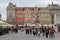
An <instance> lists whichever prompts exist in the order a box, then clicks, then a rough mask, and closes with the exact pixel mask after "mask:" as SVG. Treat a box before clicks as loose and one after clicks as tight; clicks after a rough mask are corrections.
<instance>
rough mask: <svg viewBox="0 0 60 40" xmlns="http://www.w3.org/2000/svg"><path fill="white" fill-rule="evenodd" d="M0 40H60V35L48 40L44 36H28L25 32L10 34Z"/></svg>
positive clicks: (57, 34) (56, 34)
mask: <svg viewBox="0 0 60 40" xmlns="http://www.w3.org/2000/svg"><path fill="white" fill-rule="evenodd" d="M0 40H60V33H55V38H46V37H43V36H42V35H41V36H40V37H38V36H33V35H26V34H25V32H21V31H19V33H12V34H11V33H10V34H6V35H3V36H0Z"/></svg>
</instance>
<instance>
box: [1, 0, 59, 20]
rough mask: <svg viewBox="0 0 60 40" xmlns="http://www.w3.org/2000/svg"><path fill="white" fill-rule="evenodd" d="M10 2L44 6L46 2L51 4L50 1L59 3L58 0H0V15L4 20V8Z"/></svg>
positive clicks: (17, 4) (18, 4)
mask: <svg viewBox="0 0 60 40" xmlns="http://www.w3.org/2000/svg"><path fill="white" fill-rule="evenodd" d="M10 2H12V3H13V4H16V6H17V7H18V6H19V7H20V6H24V7H25V6H28V7H29V6H32V7H34V6H39V7H41V6H43V7H46V6H47V5H48V4H51V3H52V2H53V3H54V4H59V5H60V3H59V2H60V0H0V14H1V15H2V20H6V8H7V6H8V4H9V3H10Z"/></svg>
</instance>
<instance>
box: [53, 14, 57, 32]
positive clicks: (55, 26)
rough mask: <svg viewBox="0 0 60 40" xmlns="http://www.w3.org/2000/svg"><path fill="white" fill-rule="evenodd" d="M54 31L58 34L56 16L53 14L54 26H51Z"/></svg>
mask: <svg viewBox="0 0 60 40" xmlns="http://www.w3.org/2000/svg"><path fill="white" fill-rule="evenodd" d="M53 27H54V29H55V31H56V32H58V28H57V25H56V14H54V25H53Z"/></svg>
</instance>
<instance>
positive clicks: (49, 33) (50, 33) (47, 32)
mask: <svg viewBox="0 0 60 40" xmlns="http://www.w3.org/2000/svg"><path fill="white" fill-rule="evenodd" d="M25 32H26V34H33V35H34V36H40V34H42V36H43V37H44V36H45V37H46V38H48V37H50V38H55V34H54V33H55V30H54V28H53V26H52V27H51V28H46V27H45V28H43V27H42V28H27V29H25Z"/></svg>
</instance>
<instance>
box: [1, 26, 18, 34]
mask: <svg viewBox="0 0 60 40" xmlns="http://www.w3.org/2000/svg"><path fill="white" fill-rule="evenodd" d="M8 33H18V28H17V27H15V28H14V27H13V26H12V27H6V28H2V27H0V35H4V34H8Z"/></svg>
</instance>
